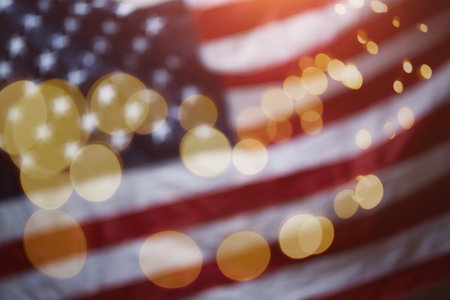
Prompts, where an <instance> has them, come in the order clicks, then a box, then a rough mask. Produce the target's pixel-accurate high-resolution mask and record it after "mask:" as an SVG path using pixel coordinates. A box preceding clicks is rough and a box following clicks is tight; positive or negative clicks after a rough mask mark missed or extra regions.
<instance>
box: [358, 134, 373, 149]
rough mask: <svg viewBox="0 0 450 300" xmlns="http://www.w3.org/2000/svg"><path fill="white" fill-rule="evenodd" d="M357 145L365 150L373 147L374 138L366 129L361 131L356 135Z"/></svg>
mask: <svg viewBox="0 0 450 300" xmlns="http://www.w3.org/2000/svg"><path fill="white" fill-rule="evenodd" d="M355 143H356V145H357V146H358V147H359V148H361V149H363V150H365V149H367V148H369V147H370V145H372V136H371V135H370V133H369V132H368V131H367V130H366V129H360V130H358V132H357V133H356V135H355Z"/></svg>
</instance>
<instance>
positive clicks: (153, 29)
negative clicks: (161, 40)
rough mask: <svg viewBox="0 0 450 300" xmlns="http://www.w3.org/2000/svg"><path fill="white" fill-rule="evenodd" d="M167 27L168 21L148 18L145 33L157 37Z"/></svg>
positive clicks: (159, 18)
mask: <svg viewBox="0 0 450 300" xmlns="http://www.w3.org/2000/svg"><path fill="white" fill-rule="evenodd" d="M165 25H166V21H165V20H164V19H163V18H161V17H153V18H148V19H147V21H146V23H145V33H146V34H148V35H154V36H155V35H157V34H158V33H159V32H160V31H161V29H163V28H164V26H165Z"/></svg>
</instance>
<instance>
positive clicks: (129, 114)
mask: <svg viewBox="0 0 450 300" xmlns="http://www.w3.org/2000/svg"><path fill="white" fill-rule="evenodd" d="M141 115H142V106H141V104H140V103H138V102H132V103H128V104H127V105H126V106H125V119H127V120H130V121H134V120H137V119H139V117H140V116H141Z"/></svg>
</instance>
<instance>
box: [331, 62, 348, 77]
mask: <svg viewBox="0 0 450 300" xmlns="http://www.w3.org/2000/svg"><path fill="white" fill-rule="evenodd" d="M344 73H345V65H344V63H343V62H342V61H340V60H338V59H332V60H331V61H330V62H329V63H328V75H330V77H331V78H333V79H334V80H336V81H342V80H344Z"/></svg>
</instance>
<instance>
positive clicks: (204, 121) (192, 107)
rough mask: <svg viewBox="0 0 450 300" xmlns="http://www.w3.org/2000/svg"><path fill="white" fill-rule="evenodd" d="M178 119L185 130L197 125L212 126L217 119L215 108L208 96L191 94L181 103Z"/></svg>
mask: <svg viewBox="0 0 450 300" xmlns="http://www.w3.org/2000/svg"><path fill="white" fill-rule="evenodd" d="M178 119H179V121H180V124H181V126H183V128H184V129H186V130H190V129H192V128H194V127H196V126H199V125H208V126H214V124H215V123H216V121H217V108H216V105H215V104H214V102H213V101H212V100H211V99H210V98H208V97H206V96H204V95H192V96H189V97H187V98H186V99H184V100H183V102H182V103H181V105H180V108H179V109H178Z"/></svg>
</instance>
